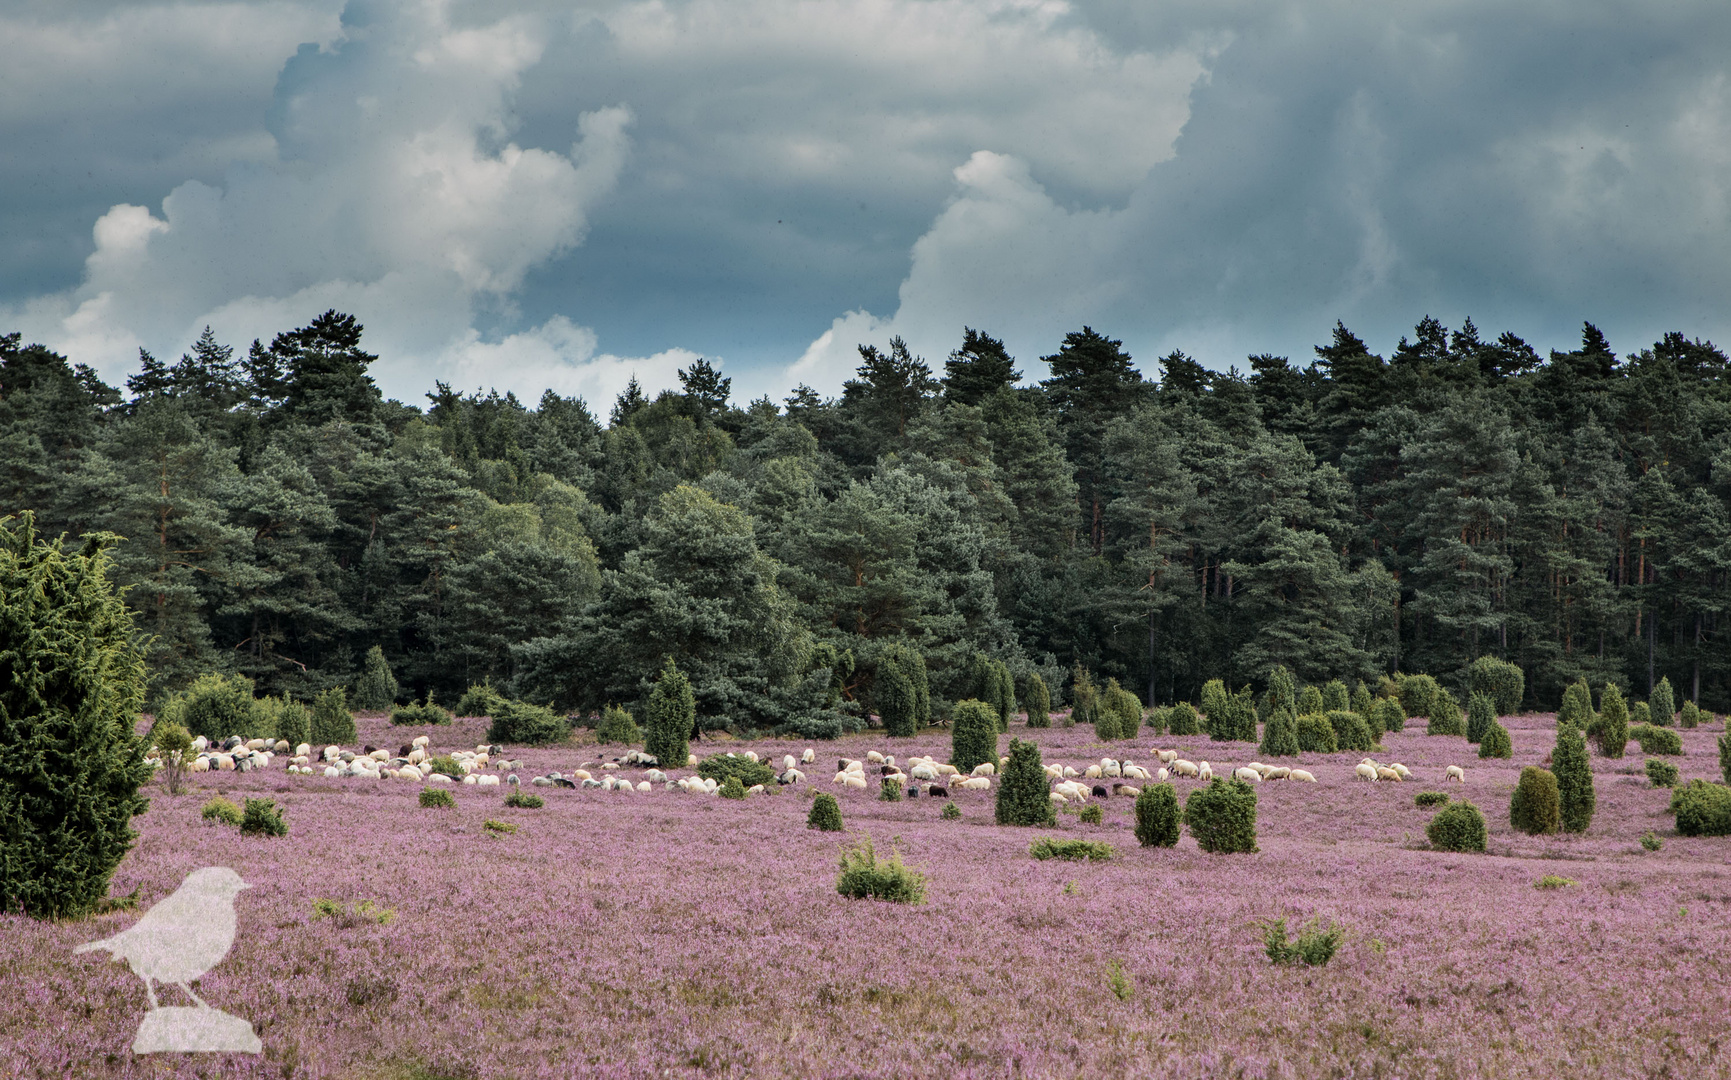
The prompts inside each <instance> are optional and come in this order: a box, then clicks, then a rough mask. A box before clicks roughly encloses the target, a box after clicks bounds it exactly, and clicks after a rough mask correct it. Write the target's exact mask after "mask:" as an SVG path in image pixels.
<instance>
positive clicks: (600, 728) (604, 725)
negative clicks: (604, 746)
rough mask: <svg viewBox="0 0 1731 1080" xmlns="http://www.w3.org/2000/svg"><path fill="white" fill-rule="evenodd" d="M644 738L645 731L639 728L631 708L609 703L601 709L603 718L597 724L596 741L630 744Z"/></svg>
mask: <svg viewBox="0 0 1731 1080" xmlns="http://www.w3.org/2000/svg"><path fill="white" fill-rule="evenodd" d="M642 740H643V733H642V732H640V731H638V730H637V721H636V720H635V719H634V718H633V717H632V715H631V711H630V710H629V709H622V708H620V707H619V706H618V705H609V706H607V707H606V708H604V709H602V710H601V720H600V722H599V723H597V724H596V725H595V741H596V742H600V743H619V744H621V745H624V746H630V745H631V744H633V743H637V742H641V741H642Z"/></svg>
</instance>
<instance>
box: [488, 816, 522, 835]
mask: <svg viewBox="0 0 1731 1080" xmlns="http://www.w3.org/2000/svg"><path fill="white" fill-rule="evenodd" d="M481 828H482V829H483V830H485V831H486V834H487V835H488V836H510V835H511V834H512V833H514V832H516V831H517V826H515V825H513V824H511V823H510V822H509V821H494V820H493V819H492V818H488V819H487V820H486V821H483V822H482V823H481Z"/></svg>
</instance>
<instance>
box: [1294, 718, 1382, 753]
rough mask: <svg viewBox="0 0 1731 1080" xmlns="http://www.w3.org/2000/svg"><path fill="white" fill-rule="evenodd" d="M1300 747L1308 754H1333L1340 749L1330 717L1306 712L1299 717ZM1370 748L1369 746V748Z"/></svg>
mask: <svg viewBox="0 0 1731 1080" xmlns="http://www.w3.org/2000/svg"><path fill="white" fill-rule="evenodd" d="M1297 731H1298V748H1299V749H1300V750H1302V751H1304V752H1305V753H1307V754H1332V753H1334V752H1335V751H1337V750H1339V749H1340V743H1339V742H1337V741H1336V739H1335V734H1334V725H1333V724H1331V723H1329V722H1328V717H1326V716H1322V715H1319V714H1317V713H1306V714H1304V715H1303V716H1300V717H1299V718H1298V723H1297ZM1367 749H1368V748H1367Z"/></svg>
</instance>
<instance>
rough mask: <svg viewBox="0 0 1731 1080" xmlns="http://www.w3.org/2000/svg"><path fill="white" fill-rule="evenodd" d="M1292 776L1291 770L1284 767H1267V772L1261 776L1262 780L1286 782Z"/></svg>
mask: <svg viewBox="0 0 1731 1080" xmlns="http://www.w3.org/2000/svg"><path fill="white" fill-rule="evenodd" d="M1291 776H1292V770H1291V769H1289V768H1287V767H1286V766H1285V765H1271V766H1268V771H1267V772H1265V773H1263V774H1262V778H1263V779H1264V780H1286V779H1289V778H1290V777H1291Z"/></svg>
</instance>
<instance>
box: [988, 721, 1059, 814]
mask: <svg viewBox="0 0 1731 1080" xmlns="http://www.w3.org/2000/svg"><path fill="white" fill-rule="evenodd" d="M1009 757H1010V760H1009V762H1008V763H1006V764H1005V765H1004V771H1003V775H1002V777H1001V779H1000V780H999V782H998V803H997V821H998V824H999V825H1052V824H1055V823H1056V821H1057V819H1056V817H1055V816H1054V815H1053V813H1052V798H1051V792H1050V790H1049V789H1048V788H1047V781H1046V770H1045V768H1044V766H1042V765H1041V763H1040V748H1039V747H1038V746H1037V745H1035V744H1034V743H1031V742H1023V741H1022V740H1020V739H1011V740H1010V754H1009Z"/></svg>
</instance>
